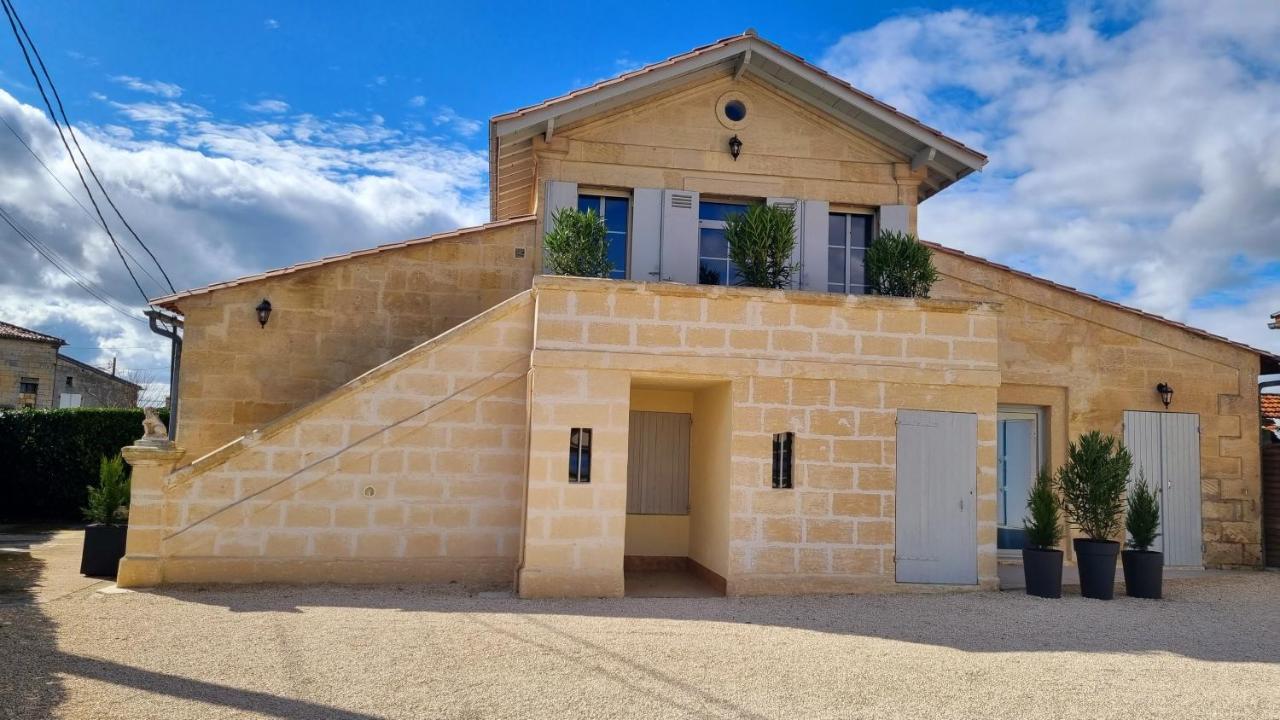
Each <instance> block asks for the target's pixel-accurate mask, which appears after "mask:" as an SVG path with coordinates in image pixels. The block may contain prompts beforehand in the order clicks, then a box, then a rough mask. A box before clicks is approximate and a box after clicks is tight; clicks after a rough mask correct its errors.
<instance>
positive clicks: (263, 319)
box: [255, 298, 271, 327]
mask: <svg viewBox="0 0 1280 720" xmlns="http://www.w3.org/2000/svg"><path fill="white" fill-rule="evenodd" d="M255 309H256V310H257V311H258V325H259V326H261V327H266V326H267V321H268V320H270V319H271V301H270V300H268V299H266V298H262V302H260V303H258V307H257V308H255Z"/></svg>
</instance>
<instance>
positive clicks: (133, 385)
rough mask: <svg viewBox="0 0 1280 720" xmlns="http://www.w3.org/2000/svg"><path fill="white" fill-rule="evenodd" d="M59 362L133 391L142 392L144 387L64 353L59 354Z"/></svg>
mask: <svg viewBox="0 0 1280 720" xmlns="http://www.w3.org/2000/svg"><path fill="white" fill-rule="evenodd" d="M58 362H60V363H68V364H71V365H75V366H76V367H78V368H80V369H81V370H85V371H87V372H91V373H94V374H96V375H98V376H100V377H101V378H102V379H104V380H110V381H112V382H116V383H119V384H121V385H127V386H129V387H131V388H133V389H135V390H141V389H142V386H141V385H139V384H138V383H136V382H132V381H130V380H125V379H124V378H122V377H120V376H119V375H112V374H111V373H109V372H107V371H106V370H103V369H102V368H96V367H94V366H92V365H90V364H89V363H84V362H80V361H79V360H77V359H75V358H73V357H70V356H67V355H63V354H62V353H58Z"/></svg>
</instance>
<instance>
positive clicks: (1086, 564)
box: [1058, 430, 1133, 600]
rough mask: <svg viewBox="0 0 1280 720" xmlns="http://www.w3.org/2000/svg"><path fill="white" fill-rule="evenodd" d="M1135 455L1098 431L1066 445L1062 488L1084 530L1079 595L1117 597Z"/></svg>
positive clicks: (1070, 513) (1077, 545)
mask: <svg viewBox="0 0 1280 720" xmlns="http://www.w3.org/2000/svg"><path fill="white" fill-rule="evenodd" d="M1132 467H1133V459H1132V458H1131V457H1130V456H1129V451H1128V450H1126V449H1125V447H1124V445H1123V444H1122V443H1120V442H1119V441H1117V440H1116V439H1115V438H1114V437H1112V436H1110V435H1103V434H1102V433H1100V432H1098V431H1097V430H1094V431H1093V432H1090V433H1087V434H1084V435H1081V436H1080V439H1079V441H1078V442H1073V443H1071V445H1070V446H1069V447H1068V449H1067V463H1066V464H1065V465H1063V466H1062V468H1061V469H1059V470H1058V487H1059V489H1060V490H1061V492H1062V507H1063V510H1065V511H1066V514H1067V519H1069V520H1070V521H1071V524H1072V525H1075V526H1076V527H1077V528H1079V529H1080V531H1081V532H1082V533H1084V537H1082V538H1075V539H1074V540H1073V541H1072V546H1073V547H1074V549H1075V551H1076V565H1077V567H1078V569H1079V571H1080V594H1081V595H1084V596H1085V597H1087V598H1096V599H1098V600H1110V599H1111V598H1112V597H1114V596H1115V577H1116V557H1117V556H1118V555H1119V553H1120V543H1118V542H1116V541H1115V540H1113V539H1112V538H1114V537H1116V536H1117V535H1118V534H1119V533H1120V515H1121V512H1122V511H1123V510H1124V491H1125V485H1126V484H1127V482H1128V477H1129V470H1130V468H1132Z"/></svg>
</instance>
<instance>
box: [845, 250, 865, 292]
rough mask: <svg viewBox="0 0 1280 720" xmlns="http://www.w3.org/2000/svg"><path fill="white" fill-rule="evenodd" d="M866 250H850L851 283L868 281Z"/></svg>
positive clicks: (857, 283)
mask: <svg viewBox="0 0 1280 720" xmlns="http://www.w3.org/2000/svg"><path fill="white" fill-rule="evenodd" d="M866 254H867V251H866V250H850V251H849V284H850V285H861V284H863V283H865V282H866V272H865V259H866Z"/></svg>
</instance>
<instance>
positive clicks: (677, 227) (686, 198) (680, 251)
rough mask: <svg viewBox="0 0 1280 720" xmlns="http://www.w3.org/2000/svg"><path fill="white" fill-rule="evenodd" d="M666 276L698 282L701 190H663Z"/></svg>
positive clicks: (664, 273)
mask: <svg viewBox="0 0 1280 720" xmlns="http://www.w3.org/2000/svg"><path fill="white" fill-rule="evenodd" d="M661 261H662V279H663V280H670V281H672V282H681V283H688V284H690V285H696V284H697V283H698V193H696V192H693V191H691V190H663V191H662V255H661Z"/></svg>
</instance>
